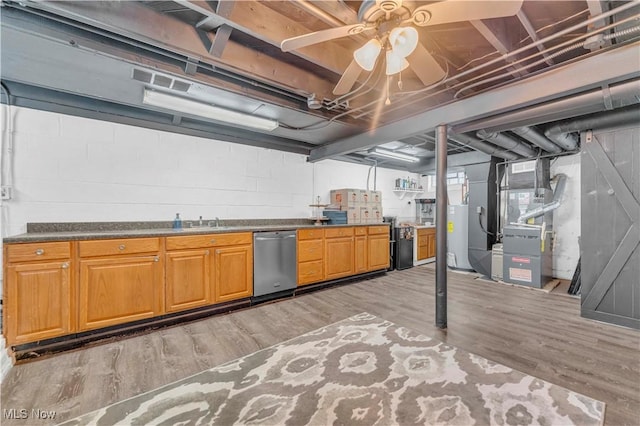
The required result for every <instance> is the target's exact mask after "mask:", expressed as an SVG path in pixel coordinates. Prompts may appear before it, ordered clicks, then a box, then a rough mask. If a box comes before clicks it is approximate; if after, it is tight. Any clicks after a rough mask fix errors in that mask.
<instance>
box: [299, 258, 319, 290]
mask: <svg viewBox="0 0 640 426" xmlns="http://www.w3.org/2000/svg"><path fill="white" fill-rule="evenodd" d="M323 279H324V270H323V269H322V260H318V261H315V262H302V263H299V264H298V285H302V284H310V283H315V282H318V281H322V280H323Z"/></svg>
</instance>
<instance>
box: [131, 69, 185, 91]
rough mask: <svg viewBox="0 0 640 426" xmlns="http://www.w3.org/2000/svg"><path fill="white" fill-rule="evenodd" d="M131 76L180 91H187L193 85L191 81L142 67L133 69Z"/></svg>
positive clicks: (144, 81)
mask: <svg viewBox="0 0 640 426" xmlns="http://www.w3.org/2000/svg"><path fill="white" fill-rule="evenodd" d="M131 78H133V79H134V80H137V81H141V82H143V83H147V84H151V85H154V86H158V87H164V88H167V89H173V90H176V91H178V92H185V93H186V92H188V91H189V88H190V87H191V83H189V82H188V81H184V80H178V79H175V78H173V77H171V76H168V75H166V74H158V73H154V72H150V71H147V70H143V69H140V68H134V69H133V74H132V76H131Z"/></svg>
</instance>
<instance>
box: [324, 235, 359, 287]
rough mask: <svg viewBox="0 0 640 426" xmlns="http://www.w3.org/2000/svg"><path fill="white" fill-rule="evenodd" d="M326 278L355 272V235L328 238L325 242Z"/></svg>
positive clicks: (344, 275) (329, 278)
mask: <svg viewBox="0 0 640 426" xmlns="http://www.w3.org/2000/svg"><path fill="white" fill-rule="evenodd" d="M324 259H325V279H327V280H332V279H335V278H340V277H346V276H348V275H353V273H354V269H355V268H354V265H353V263H354V262H353V260H354V252H353V237H341V238H328V239H325V242H324Z"/></svg>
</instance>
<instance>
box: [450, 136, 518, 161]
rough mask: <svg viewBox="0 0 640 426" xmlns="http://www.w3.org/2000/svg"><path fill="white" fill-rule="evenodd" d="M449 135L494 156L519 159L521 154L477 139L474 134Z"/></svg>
mask: <svg viewBox="0 0 640 426" xmlns="http://www.w3.org/2000/svg"><path fill="white" fill-rule="evenodd" d="M448 137H449V139H451V140H453V141H454V142H458V143H460V144H463V145H467V146H470V147H471V148H473V149H476V150H478V151H480V152H484V153H485V154H489V155H492V156H494V157H498V158H502V159H505V160H518V159H519V158H520V156H519V155H517V154H516V153H514V152H511V151H506V150H503V149H500V148H498V147H497V146H495V145H492V144H490V143H487V142H484V141H481V140H480V139H476V138H474V137H473V136H469V135H465V134H460V135H449V136H448Z"/></svg>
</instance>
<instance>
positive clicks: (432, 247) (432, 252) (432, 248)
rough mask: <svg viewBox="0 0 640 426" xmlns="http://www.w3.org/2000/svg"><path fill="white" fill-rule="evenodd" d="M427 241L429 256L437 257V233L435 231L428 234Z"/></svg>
mask: <svg viewBox="0 0 640 426" xmlns="http://www.w3.org/2000/svg"><path fill="white" fill-rule="evenodd" d="M427 243H428V246H429V250H428V252H429V257H436V234H435V232H434V233H432V234H429V235H428V236H427Z"/></svg>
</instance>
